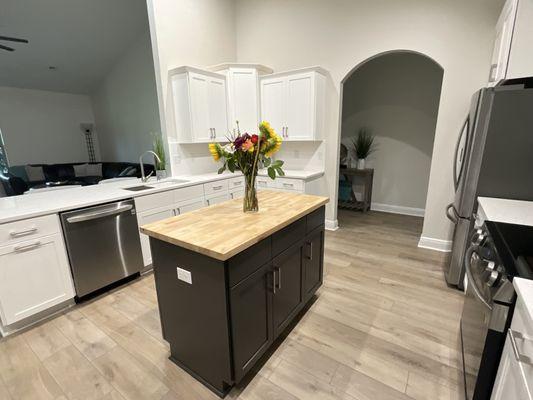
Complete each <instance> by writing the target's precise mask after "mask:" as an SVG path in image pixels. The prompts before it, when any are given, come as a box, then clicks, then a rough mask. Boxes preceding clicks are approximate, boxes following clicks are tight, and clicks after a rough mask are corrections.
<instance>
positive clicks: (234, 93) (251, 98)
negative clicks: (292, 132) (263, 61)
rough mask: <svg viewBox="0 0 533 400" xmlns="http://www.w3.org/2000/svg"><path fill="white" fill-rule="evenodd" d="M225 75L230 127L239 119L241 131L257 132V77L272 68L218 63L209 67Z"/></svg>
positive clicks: (258, 103) (258, 119) (258, 106)
mask: <svg viewBox="0 0 533 400" xmlns="http://www.w3.org/2000/svg"><path fill="white" fill-rule="evenodd" d="M209 70H210V71H214V72H218V73H221V74H224V75H225V76H226V82H227V88H228V90H227V92H228V119H229V126H230V128H231V129H232V128H235V126H234V125H235V121H239V127H240V129H241V132H249V133H252V132H257V127H258V125H259V122H260V119H261V115H260V100H259V77H260V76H261V75H265V74H271V73H272V69H270V68H268V67H265V66H264V65H259V64H219V65H216V66H213V67H210V68H209Z"/></svg>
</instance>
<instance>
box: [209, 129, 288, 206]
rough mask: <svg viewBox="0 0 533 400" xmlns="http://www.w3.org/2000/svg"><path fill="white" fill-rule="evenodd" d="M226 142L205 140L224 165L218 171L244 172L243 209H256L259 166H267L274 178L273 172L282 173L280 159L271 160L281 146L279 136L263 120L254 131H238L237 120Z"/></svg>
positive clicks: (269, 174) (275, 173) (270, 175)
mask: <svg viewBox="0 0 533 400" xmlns="http://www.w3.org/2000/svg"><path fill="white" fill-rule="evenodd" d="M227 139H228V142H229V143H228V144H226V145H224V146H222V145H221V144H219V143H209V151H210V152H211V154H212V155H213V158H214V160H215V161H219V160H222V161H224V164H223V165H222V167H220V169H219V170H218V173H219V174H221V173H222V172H224V171H225V170H226V169H228V170H229V171H231V172H235V171H241V172H242V174H243V175H244V184H245V187H244V202H243V207H242V208H243V211H244V212H253V211H258V210H259V205H258V202H257V191H256V188H255V178H256V176H257V170H258V169H259V167H261V168H267V171H268V176H269V177H270V178H271V179H276V175H279V176H284V175H285V173H284V172H283V169H282V168H281V167H282V166H283V161H281V160H274V161H273V160H272V158H271V157H272V155H273V154H274V153H275V152H277V151H278V150H279V149H280V147H281V142H282V140H281V137H280V136H279V135H278V134H276V132H274V129H272V127H271V126H270V124H269V123H268V122H266V121H263V122H261V124H259V132H258V133H257V134H249V133H244V134H241V131H240V129H239V122H238V121H237V131H236V132H234V133H233V135H231V137H228V138H227Z"/></svg>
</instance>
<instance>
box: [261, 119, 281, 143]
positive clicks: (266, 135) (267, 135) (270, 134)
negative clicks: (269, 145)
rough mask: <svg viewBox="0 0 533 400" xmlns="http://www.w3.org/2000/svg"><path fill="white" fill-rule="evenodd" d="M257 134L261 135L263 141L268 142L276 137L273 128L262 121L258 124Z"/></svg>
mask: <svg viewBox="0 0 533 400" xmlns="http://www.w3.org/2000/svg"><path fill="white" fill-rule="evenodd" d="M259 132H261V134H262V135H263V140H268V139H271V138H274V137H276V136H277V135H276V132H275V131H274V128H272V127H271V126H270V123H268V122H267V121H263V122H261V123H260V124H259Z"/></svg>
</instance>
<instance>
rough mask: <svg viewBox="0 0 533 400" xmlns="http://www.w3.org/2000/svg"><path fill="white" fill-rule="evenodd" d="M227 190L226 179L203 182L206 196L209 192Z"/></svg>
mask: <svg viewBox="0 0 533 400" xmlns="http://www.w3.org/2000/svg"><path fill="white" fill-rule="evenodd" d="M227 191H228V180H227V179H224V180H220V181H214V182H208V183H204V192H205V195H206V196H209V195H210V194H217V193H224V192H227Z"/></svg>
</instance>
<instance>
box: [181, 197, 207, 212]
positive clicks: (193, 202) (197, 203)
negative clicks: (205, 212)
mask: <svg viewBox="0 0 533 400" xmlns="http://www.w3.org/2000/svg"><path fill="white" fill-rule="evenodd" d="M204 206H205V201H204V198H203V196H202V197H198V198H196V199H189V200H186V201H182V202H179V203H176V215H181V214H185V213H188V212H189V211H194V210H198V209H200V208H202V207H204Z"/></svg>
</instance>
